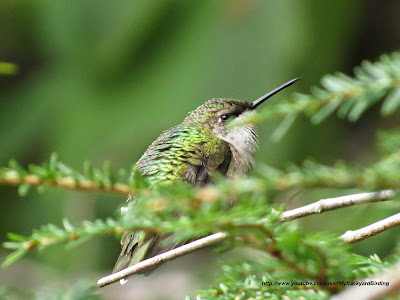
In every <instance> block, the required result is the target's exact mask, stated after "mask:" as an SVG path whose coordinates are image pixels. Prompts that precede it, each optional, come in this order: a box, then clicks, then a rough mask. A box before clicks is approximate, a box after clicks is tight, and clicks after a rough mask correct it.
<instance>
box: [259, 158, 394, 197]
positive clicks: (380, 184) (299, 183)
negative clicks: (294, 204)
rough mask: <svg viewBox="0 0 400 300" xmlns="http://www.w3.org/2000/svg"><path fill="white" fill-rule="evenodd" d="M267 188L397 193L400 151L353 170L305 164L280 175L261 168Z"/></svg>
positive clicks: (345, 166) (337, 165)
mask: <svg viewBox="0 0 400 300" xmlns="http://www.w3.org/2000/svg"><path fill="white" fill-rule="evenodd" d="M258 170H259V172H260V173H261V175H263V177H264V178H265V181H266V184H267V186H269V187H270V188H271V189H272V190H275V191H283V190H287V189H291V188H316V187H318V188H367V189H377V190H378V189H397V188H398V187H399V186H400V151H397V152H394V153H391V154H390V155H388V156H386V157H384V158H383V159H382V160H380V161H378V162H376V163H375V164H372V165H371V166H368V167H364V168H361V167H354V166H351V165H349V164H347V163H345V162H340V161H339V162H337V163H335V164H334V165H333V166H326V165H321V164H318V163H316V162H314V161H311V160H306V161H305V162H304V163H303V165H302V166H296V165H292V166H291V167H290V168H289V169H288V171H286V172H283V171H280V170H275V169H273V168H271V167H266V166H260V167H258Z"/></svg>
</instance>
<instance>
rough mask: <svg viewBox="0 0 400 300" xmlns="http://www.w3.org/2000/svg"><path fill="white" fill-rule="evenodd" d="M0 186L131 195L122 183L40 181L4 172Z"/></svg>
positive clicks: (35, 178) (70, 178) (126, 186)
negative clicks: (27, 186) (51, 187)
mask: <svg viewBox="0 0 400 300" xmlns="http://www.w3.org/2000/svg"><path fill="white" fill-rule="evenodd" d="M0 184H8V185H22V184H28V185H31V186H40V185H51V186H56V187H62V188H64V189H69V190H87V191H105V192H115V193H120V194H124V195H129V194H130V193H132V191H133V189H132V188H131V187H130V186H129V185H127V184H123V183H118V182H117V183H113V184H111V185H106V184H101V183H97V182H95V181H92V180H87V179H84V180H77V179H74V178H72V177H61V178H55V179H42V178H40V177H39V176H37V175H33V174H29V175H26V176H20V175H19V174H18V173H16V172H14V171H8V172H4V173H2V174H1V176H0Z"/></svg>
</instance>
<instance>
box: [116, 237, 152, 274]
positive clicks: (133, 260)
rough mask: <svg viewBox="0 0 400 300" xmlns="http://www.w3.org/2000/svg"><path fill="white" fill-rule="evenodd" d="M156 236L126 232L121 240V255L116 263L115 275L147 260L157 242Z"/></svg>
mask: <svg viewBox="0 0 400 300" xmlns="http://www.w3.org/2000/svg"><path fill="white" fill-rule="evenodd" d="M156 239H157V238H156V235H155V234H149V233H146V232H144V231H135V232H126V233H124V235H123V236H122V239H121V246H122V250H121V254H120V255H119V257H118V260H117V262H116V263H115V266H114V269H113V273H116V272H118V271H121V270H123V269H125V268H127V267H130V266H133V265H135V264H137V263H138V262H140V261H142V260H143V259H145V258H146V256H147V253H148V252H149V250H150V249H151V247H152V245H153V244H154V241H155V240H156Z"/></svg>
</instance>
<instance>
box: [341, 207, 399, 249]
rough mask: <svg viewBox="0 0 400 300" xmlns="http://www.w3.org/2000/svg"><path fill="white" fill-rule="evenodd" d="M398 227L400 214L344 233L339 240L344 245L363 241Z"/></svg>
mask: <svg viewBox="0 0 400 300" xmlns="http://www.w3.org/2000/svg"><path fill="white" fill-rule="evenodd" d="M398 225H400V213H398V214H395V215H393V216H391V217H388V218H386V219H383V220H380V221H378V222H375V223H373V224H371V225H368V226H366V227H363V228H360V229H357V230H354V231H353V230H349V231H346V232H345V233H344V234H343V235H341V236H340V239H341V240H342V241H344V242H346V243H355V242H359V241H362V240H365V239H366V238H369V237H371V236H374V235H377V234H378V233H381V232H383V231H385V230H388V229H391V228H393V227H396V226H398Z"/></svg>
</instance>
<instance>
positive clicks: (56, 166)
mask: <svg viewBox="0 0 400 300" xmlns="http://www.w3.org/2000/svg"><path fill="white" fill-rule="evenodd" d="M355 74H356V77H355V78H351V77H348V76H346V75H343V74H340V73H339V74H336V75H335V76H325V77H324V78H323V79H322V84H323V87H324V88H325V89H321V88H313V89H312V91H311V94H310V95H299V94H298V95H295V96H294V101H287V102H281V103H279V104H275V105H271V106H269V107H267V108H266V109H265V110H263V111H262V112H261V113H259V114H256V115H254V116H252V117H251V118H250V120H249V121H250V122H255V123H258V122H261V121H263V120H265V119H267V118H270V117H276V116H284V117H285V118H286V119H284V121H283V123H282V125H281V126H280V127H278V129H277V131H276V132H275V135H274V137H275V139H278V138H280V137H281V136H282V135H283V134H284V133H285V132H286V131H287V130H288V128H289V127H290V124H292V123H293V121H294V119H295V118H296V116H297V115H298V114H305V115H306V116H308V117H309V118H310V119H311V122H312V123H314V124H318V123H320V122H322V121H323V120H325V119H326V118H327V117H328V116H329V115H330V114H332V113H333V112H334V111H337V113H338V115H339V117H343V118H347V119H348V120H350V121H356V120H357V119H358V118H359V117H360V116H361V115H362V114H363V113H364V112H365V111H366V109H368V108H369V107H371V106H372V105H373V104H375V103H376V102H378V101H382V102H383V105H382V115H383V116H387V115H389V114H392V113H394V112H395V111H397V110H398V108H399V107H400V93H399V92H398V89H399V87H398V86H399V84H400V81H399V80H400V56H399V54H398V53H395V54H393V55H391V56H382V58H381V61H379V62H377V63H374V64H372V63H369V62H364V63H363V64H362V67H360V68H356V69H355ZM399 137H400V134H399V129H394V130H391V131H386V132H381V133H380V135H379V138H378V144H379V147H380V148H381V149H382V153H383V156H382V157H381V159H380V160H378V161H377V162H375V163H373V164H371V165H369V166H355V165H354V164H351V163H345V162H337V163H335V164H333V165H332V166H327V165H323V164H319V163H317V162H315V161H312V160H306V161H305V162H304V163H303V164H301V165H300V166H298V165H291V166H290V167H289V168H287V169H286V170H278V169H274V168H271V167H269V166H266V165H262V164H258V167H257V173H258V175H257V176H255V177H249V178H239V179H236V180H233V181H230V182H228V181H225V180H223V179H221V178H215V181H216V184H215V185H214V186H210V187H205V188H201V189H199V188H196V187H193V186H191V185H188V184H185V183H181V182H177V183H176V184H174V185H170V186H167V187H163V188H160V189H157V190H149V189H148V186H147V184H146V183H145V182H144V181H143V179H142V178H141V177H140V176H139V175H138V174H135V175H134V176H132V178H128V177H127V174H128V173H129V172H127V171H125V170H121V171H120V172H119V174H120V176H119V177H118V179H117V176H115V175H113V173H112V172H111V168H110V165H109V163H105V165H104V168H103V170H102V171H100V170H98V169H96V168H93V167H92V166H91V165H90V163H88V162H86V163H85V164H84V171H83V172H78V171H75V170H73V169H72V168H70V167H68V166H67V165H65V164H63V163H61V162H59V161H58V160H57V156H56V155H52V157H51V158H50V161H49V163H46V164H43V165H42V166H38V165H30V166H29V168H28V169H25V168H23V167H21V166H20V165H19V164H18V163H17V162H15V161H11V162H10V165H9V167H8V168H3V169H2V170H1V171H0V183H3V184H14V185H19V192H20V194H26V192H27V191H28V189H29V187H30V186H39V188H41V187H43V186H49V185H50V186H58V187H63V188H70V189H81V190H97V191H105V192H118V193H122V194H128V193H130V192H132V193H133V194H134V199H135V204H134V205H132V206H131V207H129V209H128V210H127V211H126V212H125V213H122V214H121V215H120V217H118V218H117V219H112V218H108V219H107V220H106V221H103V220H96V221H94V222H89V221H84V222H82V224H81V225H79V226H73V225H72V224H71V223H70V222H69V221H67V220H66V219H65V220H64V221H63V226H55V225H52V224H49V225H47V226H43V227H42V228H40V229H38V230H34V231H33V233H32V235H30V236H28V237H24V236H20V235H17V234H9V235H8V238H9V241H8V242H5V243H3V246H4V247H5V248H7V249H10V250H13V251H14V252H12V253H11V254H10V255H9V256H8V257H7V259H6V261H5V262H4V263H3V267H7V266H8V265H10V264H12V263H14V262H15V261H16V260H18V259H19V258H21V257H22V256H23V255H25V254H26V253H28V252H29V251H30V250H32V249H36V248H38V249H45V248H47V247H48V246H50V245H54V244H59V243H63V244H66V246H67V248H70V247H73V246H77V245H79V244H80V243H82V242H84V241H87V240H89V239H91V238H93V237H96V236H103V235H110V234H111V235H116V236H120V235H121V234H122V233H123V232H125V231H130V230H136V229H140V230H144V231H149V232H153V233H158V234H161V235H169V238H167V239H166V240H165V243H168V242H171V240H174V241H175V242H182V241H190V240H192V239H196V238H199V237H202V236H205V235H208V234H211V233H214V232H218V231H223V232H227V233H229V234H230V237H231V238H230V239H227V240H225V241H224V242H223V243H222V246H221V247H220V249H223V250H227V249H231V248H234V247H239V246H246V247H250V248H254V249H256V250H254V251H256V252H255V254H254V255H252V257H253V258H251V259H250V258H248V259H246V261H243V260H240V261H236V262H235V261H233V262H231V263H229V264H226V263H225V264H224V265H223V267H222V271H223V275H222V276H221V277H220V278H219V279H218V280H217V283H216V284H215V285H214V286H213V287H211V288H210V289H208V290H204V291H198V292H197V297H198V298H199V299H208V298H218V299H234V298H251V297H253V298H271V299H281V298H282V297H284V298H285V297H287V298H299V297H305V298H307V299H325V298H328V297H329V296H330V295H331V294H332V293H336V292H337V291H339V290H340V289H342V288H343V284H341V283H340V282H341V281H343V282H347V281H354V280H357V279H360V278H362V277H365V276H369V275H372V274H375V273H377V272H380V271H381V270H382V269H384V268H386V267H388V266H389V265H390V264H391V263H393V262H394V260H395V259H397V258H398V253H397V252H396V253H395V254H393V257H392V261H391V262H390V263H389V262H388V261H382V260H381V259H380V258H379V257H378V256H377V255H373V256H371V257H369V258H366V257H363V256H360V255H354V254H352V252H351V249H350V247H349V246H348V245H345V244H343V243H341V242H339V241H338V239H337V236H336V235H333V234H331V233H326V232H318V233H308V234H307V233H304V232H303V231H302V230H301V229H300V228H299V227H298V225H297V223H295V222H285V223H283V222H281V221H280V220H279V216H280V213H281V212H282V211H283V210H284V208H283V207H280V206H276V205H271V204H270V198H271V196H272V195H275V194H276V193H277V192H280V191H283V190H289V189H311V188H337V189H347V188H352V189H353V188H363V189H368V190H378V189H383V188H385V189H386V188H388V189H398V187H399V186H400V175H399V174H400V152H399V150H398V149H399V147H398V146H399V145H400V143H399ZM232 204H235V205H232ZM232 237H233V238H232ZM263 282H264V284H263ZM285 282H289V284H288V285H286V284H285ZM296 282H297V283H299V282H308V283H316V284H315V285H314V284H312V285H311V284H309V285H306V286H304V285H298V284H296ZM328 282H336V284H332V285H329V284H326V283H328ZM275 283H276V284H275ZM324 283H325V284H324ZM77 293H78V294H79V295H84V294H85V292H77ZM87 297H89V296H87ZM78 298H79V297H78Z"/></svg>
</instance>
